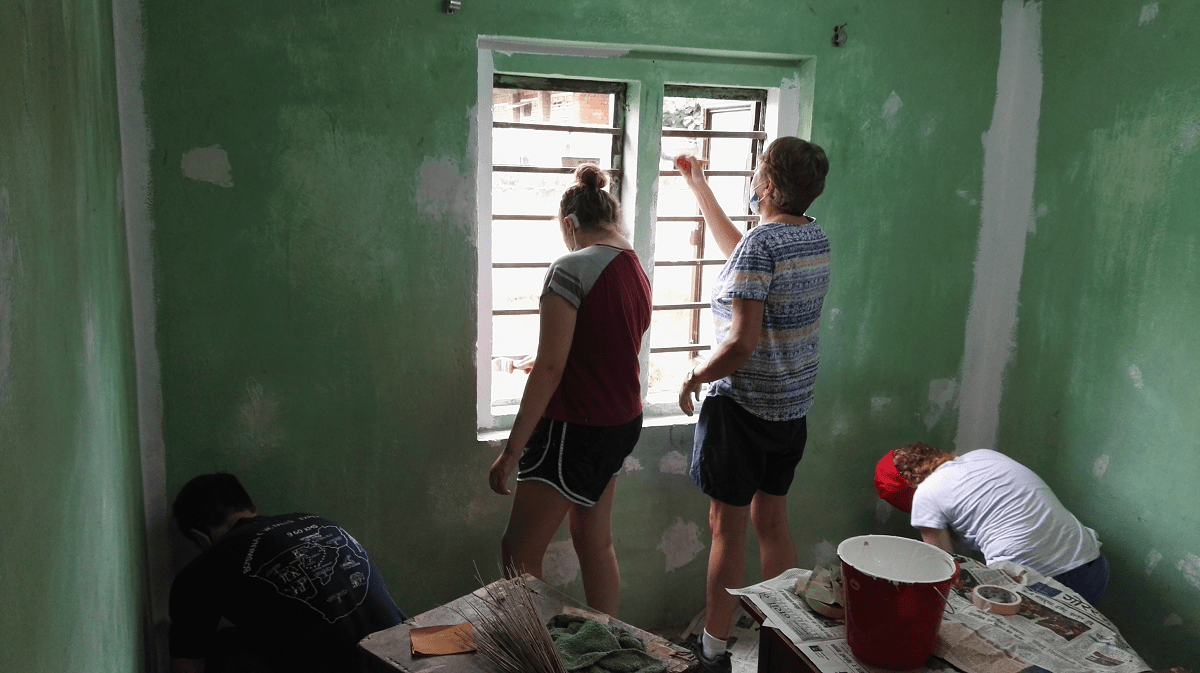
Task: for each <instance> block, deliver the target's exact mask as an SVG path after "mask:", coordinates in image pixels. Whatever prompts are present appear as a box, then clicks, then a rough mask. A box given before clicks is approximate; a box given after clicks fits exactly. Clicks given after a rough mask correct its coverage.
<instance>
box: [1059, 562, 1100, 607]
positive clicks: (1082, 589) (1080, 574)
mask: <svg viewBox="0 0 1200 673" xmlns="http://www.w3.org/2000/svg"><path fill="white" fill-rule="evenodd" d="M1054 579H1055V580H1057V581H1058V582H1060V583H1062V584H1064V585H1066V587H1067V588H1068V589H1071V590H1072V591H1074V592H1075V593H1077V594H1079V595H1080V596H1083V598H1084V600H1086V601H1087V602H1089V603H1091V604H1092V605H1095V604H1096V601H1099V600H1100V597H1101V596H1103V595H1104V590H1105V589H1107V588H1108V559H1106V558H1104V554H1103V553H1101V554H1100V555H1099V556H1097V557H1096V559H1095V560H1093V561H1089V562H1088V563H1085V564H1083V565H1081V566H1079V567H1078V568H1072V569H1070V570H1068V571H1067V572H1065V573H1062V574H1061V575H1055V576H1054Z"/></svg>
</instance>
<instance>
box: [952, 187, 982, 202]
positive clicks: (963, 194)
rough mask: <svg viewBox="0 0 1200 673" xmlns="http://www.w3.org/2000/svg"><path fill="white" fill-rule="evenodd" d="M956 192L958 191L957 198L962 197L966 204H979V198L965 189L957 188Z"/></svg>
mask: <svg viewBox="0 0 1200 673" xmlns="http://www.w3.org/2000/svg"><path fill="white" fill-rule="evenodd" d="M957 193H958V198H960V199H962V200H963V201H966V202H967V205H971V206H978V205H979V199H977V198H975V197H974V196H972V195H971V192H968V191H967V190H965V189H960V190H958V192H957Z"/></svg>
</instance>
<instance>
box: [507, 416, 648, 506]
mask: <svg viewBox="0 0 1200 673" xmlns="http://www.w3.org/2000/svg"><path fill="white" fill-rule="evenodd" d="M641 434H642V415H641V414H638V416H637V418H635V419H633V420H632V421H629V422H628V423H626V424H624V425H611V426H596V425H580V424H578V423H567V422H565V421H552V420H550V419H548V418H543V419H542V420H541V421H539V422H538V425H537V428H535V429H534V431H533V436H532V437H530V438H529V443H528V444H527V445H526V446H525V452H524V453H523V454H521V462H520V464H519V465H518V467H517V481H543V482H546V483H547V484H550V485H551V486H553V487H554V488H555V490H557V491H558V492H559V493H561V494H562V495H563V497H564V498H566V499H567V500H570V501H571V502H573V503H576V504H579V505H587V506H589V507H590V506H592V505H594V504H596V501H597V500H599V499H600V496H601V495H603V494H604V489H605V488H608V481H609V479H612V477H613V476H614V475H616V474H617V472H620V471H621V467H622V466H624V464H625V459H626V458H627V457H628V456H629V454H631V453H633V447H634V446H635V445H636V444H637V440H638V437H639V436H640V435H641Z"/></svg>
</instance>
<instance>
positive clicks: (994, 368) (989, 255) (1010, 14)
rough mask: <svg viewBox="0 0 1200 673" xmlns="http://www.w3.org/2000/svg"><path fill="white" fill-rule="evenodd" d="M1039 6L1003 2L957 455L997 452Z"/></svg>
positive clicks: (1032, 169) (1022, 224) (1032, 168)
mask: <svg viewBox="0 0 1200 673" xmlns="http://www.w3.org/2000/svg"><path fill="white" fill-rule="evenodd" d="M1041 24H1042V4H1041V3H1040V2H1028V3H1026V2H1023V0H1004V5H1003V8H1002V10H1001V17H1000V65H999V68H998V69H997V71H996V102H995V106H994V108H993V110H992V125H991V128H989V129H988V131H987V133H985V134H984V136H983V148H984V151H983V199H982V206H981V208H980V211H981V212H980V229H979V245H978V248H977V250H976V257H975V285H974V288H973V289H972V291H971V305H970V309H969V311H968V313H967V331H966V345H965V348H964V349H963V351H964V352H963V366H962V372H963V373H962V384H961V385H962V389H961V392H960V395H959V413H958V432H957V435H956V436H955V438H954V444H955V448H956V449H957V450H958V451H959V452H960V453H961V452H966V451H971V450H973V449H978V448H981V447H992V446H995V444H996V433H997V428H998V427H999V424H1000V398H1001V394H1002V393H1003V388H1004V370H1005V368H1006V367H1007V366H1008V363H1009V362H1010V361H1011V359H1012V353H1013V348H1014V346H1015V344H1014V342H1013V335H1014V334H1015V332H1016V326H1017V298H1018V295H1019V293H1020V289H1021V268H1022V266H1023V263H1024V259H1025V238H1026V232H1028V231H1029V227H1030V225H1031V220H1032V218H1033V187H1034V177H1035V174H1036V170H1037V135H1038V120H1039V116H1040V114H1041V101H1042V63H1041V33H1042V28H1041Z"/></svg>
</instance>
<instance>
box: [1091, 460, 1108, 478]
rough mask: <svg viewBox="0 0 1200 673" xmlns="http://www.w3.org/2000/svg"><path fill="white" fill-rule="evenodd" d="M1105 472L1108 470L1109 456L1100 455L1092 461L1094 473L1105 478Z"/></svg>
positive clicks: (1097, 476)
mask: <svg viewBox="0 0 1200 673" xmlns="http://www.w3.org/2000/svg"><path fill="white" fill-rule="evenodd" d="M1105 472H1108V456H1100V457H1099V458H1097V459H1096V462H1094V463H1092V474H1094V475H1096V478H1097V479H1103V478H1104V473H1105Z"/></svg>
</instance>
